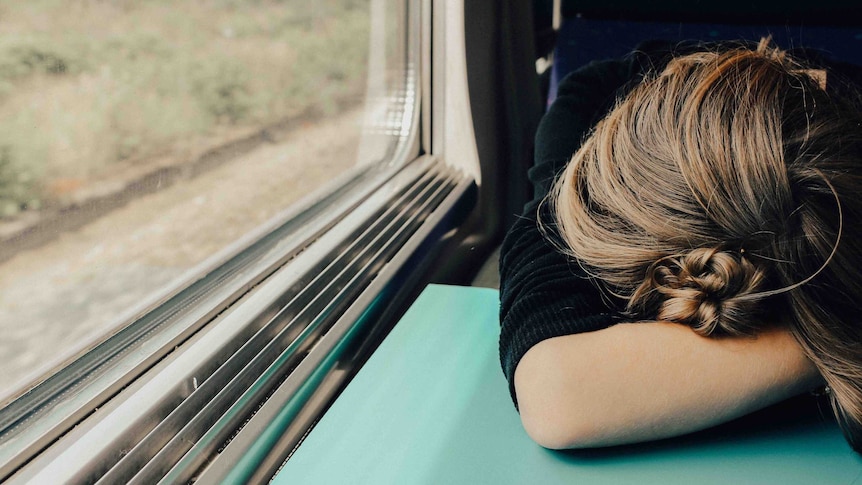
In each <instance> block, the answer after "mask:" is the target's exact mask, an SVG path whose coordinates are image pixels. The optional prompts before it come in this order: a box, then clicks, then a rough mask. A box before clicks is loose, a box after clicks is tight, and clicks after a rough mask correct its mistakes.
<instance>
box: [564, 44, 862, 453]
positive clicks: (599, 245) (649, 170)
mask: <svg viewBox="0 0 862 485" xmlns="http://www.w3.org/2000/svg"><path fill="white" fill-rule="evenodd" d="M824 79H825V78H824V77H823V72H822V71H819V72H816V74H812V71H810V70H808V69H807V68H806V67H805V66H803V65H802V64H801V63H800V62H798V61H796V60H793V59H792V58H791V57H790V56H789V55H787V54H786V53H785V52H783V51H781V50H778V49H776V48H773V47H770V46H769V41H768V40H764V41H761V43H760V45H759V46H758V47H757V48H756V49H751V48H746V47H742V46H739V47H734V48H730V49H726V50H722V51H703V52H697V53H694V54H690V55H686V56H682V57H677V58H675V59H672V60H671V61H670V62H669V63H668V64H667V67H666V68H665V69H664V70H663V71H662V72H660V73H652V74H648V75H647V76H646V78H645V80H644V81H643V82H642V83H641V84H639V85H638V86H637V87H635V88H634V89H633V90H632V91H631V92H630V93H629V94H628V95H626V96H625V97H623V98H622V99H620V100H618V101H617V104H616V106H615V107H614V108H613V109H612V110H611V112H610V113H609V114H608V115H607V116H606V117H605V118H604V119H603V120H601V121H600V122H599V123H598V124H597V125H596V127H595V128H594V129H593V131H592V132H591V133H590V134H589V136H588V137H587V138H586V139H585V140H584V142H583V145H582V146H581V148H580V149H579V150H578V151H577V153H576V154H575V155H574V156H573V158H572V160H571V162H570V163H569V165H568V166H567V168H566V169H565V171H564V172H563V174H562V176H561V177H560V178H559V179H558V180H557V182H556V183H555V185H554V187H553V188H552V191H551V193H550V194H549V197H548V199H547V202H548V203H550V204H551V209H552V210H553V213H554V214H555V218H556V221H555V222H556V225H557V227H558V231H559V234H560V237H561V238H562V243H563V244H562V248H563V250H564V251H565V252H567V253H568V254H570V255H571V256H573V257H574V258H576V259H577V260H578V261H579V262H580V263H581V264H582V265H583V266H584V267H585V269H586V270H587V271H588V272H589V273H590V274H592V275H594V276H595V277H597V278H598V279H599V280H600V281H601V282H603V283H604V285H605V287H606V288H607V289H609V290H610V291H611V292H613V293H615V294H617V295H618V296H620V297H622V298H624V299H625V300H627V309H628V311H629V312H630V313H631V316H632V317H633V318H637V319H657V320H665V321H672V322H678V323H683V324H686V325H689V326H691V327H692V328H693V329H694V330H695V331H696V332H698V333H699V334H701V335H704V336H722V335H731V336H745V335H754V334H756V333H757V332H758V331H759V330H760V329H762V328H764V327H765V326H767V325H784V326H787V327H788V328H789V329H790V331H791V332H792V333H793V334H794V336H795V337H796V339H797V340H798V341H799V343H800V344H801V345H802V347H803V349H804V351H805V352H806V354H807V355H808V357H809V358H810V359H811V360H812V361H813V362H814V363H815V365H817V367H818V368H819V370H820V372H821V374H822V375H823V377H824V379H825V380H826V382H827V383H828V385H829V387H830V388H831V399H832V401H833V407H834V409H835V411H836V414H837V416H838V418H839V421H840V423H841V425H842V428H843V429H844V431H845V436H847V439H848V441H850V443H851V445H852V446H853V447H854V449H856V450H857V451H859V449H860V444H862V426H860V423H862V325H860V322H859V320H858V319H859V318H860V316H862V278H860V277H859V274H858V268H862V140H860V135H862V118H860V114H859V111H858V109H857V108H856V107H855V105H854V104H853V102H851V100H849V99H848V98H847V97H846V96H833V95H831V94H830V93H827V91H826V90H825V89H824V85H823V81H824ZM831 82H832V80H830V83H831Z"/></svg>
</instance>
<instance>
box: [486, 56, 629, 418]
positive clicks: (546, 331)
mask: <svg viewBox="0 0 862 485" xmlns="http://www.w3.org/2000/svg"><path fill="white" fill-rule="evenodd" d="M640 71H641V69H640V64H639V61H638V60H637V59H635V58H632V57H629V58H625V59H623V60H614V61H600V62H593V63H591V64H589V65H587V66H586V67H584V68H582V69H580V70H578V71H575V72H574V73H572V74H571V75H569V76H567V77H566V78H565V79H564V80H563V82H562V83H561V85H560V90H559V96H558V98H557V99H556V101H555V102H554V104H553V105H552V106H551V107H550V109H549V110H548V113H547V114H546V115H545V116H544V118H543V119H542V122H541V123H540V125H539V129H538V132H537V136H536V153H535V165H534V166H533V168H531V169H530V172H529V177H530V180H531V181H532V182H533V186H534V191H535V194H534V195H535V198H534V199H533V200H532V201H531V202H530V203H528V204H527V206H526V207H525V209H524V213H523V215H522V217H520V218H519V219H518V221H517V222H516V223H515V224H514V225H513V226H512V228H511V229H510V230H509V232H508V234H507V235H506V238H505V240H504V241H503V245H502V248H501V253H500V323H501V333H500V361H501V364H502V367H503V372H504V374H505V375H506V378H507V379H508V381H509V391H510V393H511V395H512V400H513V401H514V402H515V406H516V407H517V397H516V395H515V387H514V374H515V368H516V367H517V365H518V362H519V361H520V359H521V357H523V355H524V354H525V353H526V352H527V350H529V349H530V348H531V347H532V346H534V345H536V344H537V343H539V342H541V341H542V340H546V339H549V338H553V337H558V336H562V335H570V334H575V333H582V332H588V331H593V330H599V329H602V328H606V327H608V326H610V325H612V324H614V323H615V322H616V321H618V320H619V318H618V316H617V315H618V310H619V309H620V308H617V307H616V306H615V305H614V303H613V302H610V301H608V300H604V299H603V297H602V294H601V292H600V290H599V289H598V288H597V286H596V285H595V283H594V282H593V281H592V280H591V279H590V278H589V277H588V276H587V274H586V273H585V272H584V270H583V269H581V267H580V265H579V264H578V262H577V261H574V260H570V259H569V258H567V257H566V256H564V255H563V254H562V253H560V252H558V251H557V250H556V249H555V248H554V246H553V245H552V244H551V243H550V242H549V241H548V238H546V237H545V235H544V234H542V232H541V231H540V230H539V227H538V225H537V212H538V211H539V210H541V211H542V214H541V215H540V217H541V220H542V221H544V222H545V223H546V224H545V225H546V226H548V224H547V222H548V221H551V220H552V217H551V214H550V213H549V211H548V210H547V209H546V206H547V204H541V201H542V200H543V198H544V197H545V196H546V194H547V193H548V190H549V188H550V186H551V184H552V183H553V180H554V177H555V176H556V175H557V174H558V172H559V171H561V170H562V169H563V168H565V166H566V164H567V163H568V161H569V159H570V158H571V156H572V155H573V154H574V152H575V151H576V150H577V148H578V147H579V146H580V144H581V141H582V139H583V138H584V136H585V135H586V134H587V132H588V131H589V129H590V128H591V127H592V126H593V125H594V124H595V122H596V121H598V119H600V118H601V117H602V116H603V115H604V113H605V112H606V111H607V110H608V109H609V108H610V107H611V106H612V105H613V103H614V100H615V99H616V96H617V94H618V91H619V90H620V89H624V88H625V86H627V85H630V84H631V82H630V80H637V79H638V76H637V75H636V73H638V72H640ZM546 230H547V232H548V234H547V236H549V237H555V236H556V234H554V228H553V227H547V229H546Z"/></svg>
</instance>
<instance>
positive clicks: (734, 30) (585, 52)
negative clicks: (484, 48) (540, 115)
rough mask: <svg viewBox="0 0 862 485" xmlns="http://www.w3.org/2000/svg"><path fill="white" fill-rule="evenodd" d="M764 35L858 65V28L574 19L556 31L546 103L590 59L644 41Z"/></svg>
mask: <svg viewBox="0 0 862 485" xmlns="http://www.w3.org/2000/svg"><path fill="white" fill-rule="evenodd" d="M768 35H771V36H772V40H773V42H774V43H775V44H776V45H778V46H779V47H782V48H784V49H791V48H795V47H805V48H811V49H816V50H818V51H820V52H821V53H822V54H823V57H824V58H825V59H827V60H833V61H842V62H848V63H852V64H856V65H859V66H862V27H827V26H806V27H799V26H796V27H790V26H788V25H747V24H745V25H741V24H707V23H661V22H633V21H619V20H599V19H585V18H577V17H575V18H567V19H565V21H564V22H563V24H562V26H561V28H560V31H559V36H558V38H557V46H556V48H555V50H554V67H553V71H552V73H551V81H550V87H549V90H548V104H550V103H551V102H552V101H553V100H554V98H556V95H557V86H558V85H559V82H560V80H561V79H562V78H563V77H565V76H566V74H568V73H570V72H572V71H574V70H575V69H577V68H579V67H581V66H583V65H585V64H587V63H588V62H590V61H592V60H598V59H610V58H615V57H620V56H623V55H625V54H626V53H628V52H630V51H631V50H632V49H634V47H635V46H637V45H638V44H640V43H641V42H643V41H645V40H649V39H663V40H669V41H672V42H673V41H682V40H701V41H704V42H713V41H722V40H748V41H754V42H756V41H758V40H759V39H760V38H762V37H766V36H768Z"/></svg>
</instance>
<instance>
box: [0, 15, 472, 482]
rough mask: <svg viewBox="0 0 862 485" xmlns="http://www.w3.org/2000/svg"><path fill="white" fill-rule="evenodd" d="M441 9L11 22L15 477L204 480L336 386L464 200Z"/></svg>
mask: <svg viewBox="0 0 862 485" xmlns="http://www.w3.org/2000/svg"><path fill="white" fill-rule="evenodd" d="M430 5H431V2H430V1H424V0H325V1H320V2H300V1H293V0H257V1H250V2H245V1H233V0H204V1H189V2H182V3H178V2H167V1H156V2H143V3H142V2H133V1H125V0H123V1H112V2H92V1H74V2H60V1H54V0H39V1H35V2H33V1H13V2H5V3H4V4H3V5H2V7H0V16H2V21H0V33H2V35H0V124H1V125H0V126H2V127H3V129H2V130H0V329H2V332H3V335H4V339H3V340H2V342H0V356H2V359H0V480H4V479H7V478H10V477H11V478H13V479H20V480H35V481H36V482H39V481H41V480H43V479H44V480H48V481H53V480H55V479H56V477H58V476H63V477H70V478H73V479H76V480H81V481H86V482H94V481H96V480H102V482H104V483H116V482H125V481H128V480H132V479H134V480H137V481H139V482H142V483H149V482H153V481H156V480H157V479H166V480H168V481H188V480H191V479H192V478H193V477H196V476H198V474H199V473H200V470H202V467H208V468H207V469H208V470H219V469H221V470H225V469H229V468H231V467H232V466H233V464H234V463H236V462H237V461H239V460H240V458H237V457H236V456H234V457H233V458H230V459H222V460H218V459H215V457H216V456H228V457H230V456H231V454H232V453H233V454H236V453H237V452H235V451H233V450H240V452H239V453H242V451H243V450H245V451H248V450H250V449H254V447H255V446H257V444H256V442H255V441H254V440H255V439H257V437H259V436H267V435H266V433H259V431H261V429H263V428H266V427H267V426H270V425H272V423H276V424H278V423H281V425H283V426H289V425H290V423H291V422H293V421H287V423H288V424H284V423H285V422H284V421H279V420H278V419H276V418H277V417H278V416H282V414H284V412H286V411H284V410H285V409H287V410H293V411H291V412H293V413H294V414H292V415H291V416H293V417H296V413H300V411H299V410H300V409H301V406H303V405H304V402H305V401H306V400H308V399H309V396H310V395H311V394H312V393H311V392H310V391H309V390H308V386H310V385H311V383H314V385H315V386H317V385H320V386H321V387H326V385H330V386H331V382H330V381H327V380H326V379H328V378H329V376H330V375H331V374H333V375H334V374H339V372H335V371H332V369H335V367H336V364H338V363H339V362H341V361H342V360H343V356H341V354H340V353H341V352H343V351H344V349H345V348H347V347H346V345H347V344H346V342H348V341H349V340H350V339H352V338H353V336H354V335H355V334H356V333H357V331H356V328H357V327H358V325H359V324H358V323H357V322H360V323H362V322H366V321H369V318H370V317H372V316H374V315H378V314H379V313H380V312H381V311H382V310H379V308H383V306H382V303H383V302H386V301H388V300H387V299H394V298H395V296H394V295H401V296H399V298H405V299H406V298H407V296H406V292H407V290H406V288H409V286H408V285H406V284H405V283H404V278H405V271H406V270H405V269H404V268H408V269H410V270H411V271H413V270H415V269H416V268H418V267H428V266H429V263H428V260H429V258H427V257H426V258H425V259H422V260H420V259H417V258H416V256H415V255H416V254H417V251H419V250H420V249H421V250H422V251H429V246H428V245H427V244H425V243H424V241H427V240H428V239H429V238H430V239H434V240H443V235H445V234H449V233H450V231H451V229H452V228H453V226H454V225H455V224H456V222H457V221H456V220H455V219H457V217H456V216H454V215H453V213H456V212H457V213H459V214H463V213H466V211H468V210H469V207H470V204H471V201H470V197H469V195H470V193H471V191H472V190H473V189H474V185H473V182H472V179H471V178H470V177H469V176H466V175H465V174H464V173H463V171H462V170H458V169H454V168H452V167H450V166H448V165H446V164H443V163H442V162H441V160H440V157H435V156H433V154H431V153H430V141H429V140H430V132H431V129H432V126H431V116H430V110H431V101H430V94H429V92H428V88H429V87H430V86H431V85H432V83H431V80H430V78H429V77H428V76H429V75H430V69H428V63H429V62H430V57H431V47H430V35H429V34H428V29H429V28H430V25H431V19H430ZM441 45H442V43H441ZM461 50H462V51H463V48H462V49H461ZM423 66H425V67H424V68H423ZM442 72H443V71H442V70H441V73H442ZM452 72H454V73H456V74H459V71H458V70H457V69H453V70H452ZM460 74H461V75H463V72H460ZM423 76H424V77H423ZM423 86H424V87H425V89H426V92H424V93H423V92H422V89H423ZM447 89H448V88H447ZM463 89H464V88H462V91H463ZM452 99H453V100H454V99H455V98H452ZM420 119H422V120H423V122H422V123H420ZM438 122H439V121H438ZM451 126H452V127H454V126H457V125H455V124H452V125H451ZM448 129H450V130H451V127H449V128H448ZM422 265H424V266H422ZM402 293H404V295H402ZM340 359H341V360H340ZM338 365H340V364H338ZM321 369H324V370H325V372H324V371H322V370H321ZM330 371H332V372H330ZM327 372H328V373H327ZM341 373H342V374H343V372H341ZM339 375H340V374H339ZM336 377H337V376H336ZM327 382H330V384H327ZM321 403H323V401H321ZM320 405H325V403H323V404H320ZM297 406H299V407H297ZM280 413H281V414H280ZM300 414H301V413H300ZM248 428H254V429H255V432H254V433H243V432H241V431H240V430H241V429H248ZM266 429H268V428H266ZM248 436H252V438H248ZM286 436H290V437H291V438H290V439H291V440H294V441H292V442H293V443H295V442H296V440H298V439H300V438H301V432H298V434H297V432H296V431H294V432H292V434H291V433H287V434H286ZM228 444H229V446H228ZM283 446H289V443H288V444H285V445H283ZM276 465H277V463H276ZM220 467H221V468H220ZM213 473H217V471H216V472H213ZM100 483H101V482H100Z"/></svg>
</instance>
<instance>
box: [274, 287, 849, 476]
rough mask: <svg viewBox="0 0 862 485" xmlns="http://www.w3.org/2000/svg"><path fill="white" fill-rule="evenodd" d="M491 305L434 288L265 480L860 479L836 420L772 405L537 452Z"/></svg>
mask: <svg viewBox="0 0 862 485" xmlns="http://www.w3.org/2000/svg"><path fill="white" fill-rule="evenodd" d="M497 299H498V296H497V291H496V290H489V289H484V288H464V287H451V286H440V285H431V286H429V287H428V288H427V289H426V290H425V291H424V292H423V293H422V295H421V296H420V297H419V299H417V300H416V302H415V303H414V304H413V306H412V307H411V308H410V310H409V311H408V312H407V313H406V314H405V315H404V317H403V318H402V319H401V321H400V322H399V323H398V325H396V327H395V328H394V329H393V330H392V332H391V333H390V334H389V336H388V337H387V338H386V340H385V341H384V342H383V343H382V345H381V346H380V348H379V349H378V350H377V351H376V352H375V353H374V355H373V356H372V357H371V359H369V361H368V362H367V364H366V365H365V366H364V367H363V368H362V369H361V370H360V372H359V373H358V374H357V376H356V378H355V379H354V380H353V381H352V382H351V383H350V384H349V385H348V387H347V388H346V389H345V391H344V392H343V393H342V395H341V396H340V397H339V398H338V399H337V400H336V402H335V403H334V404H333V406H332V407H331V408H330V409H329V411H328V412H327V413H326V414H325V415H324V416H323V418H322V419H321V421H320V422H319V423H318V425H317V426H316V427H315V428H314V430H313V431H312V432H311V433H310V434H309V436H308V437H307V439H306V440H305V442H304V443H302V445H301V446H300V447H299V448H298V449H297V451H296V453H295V454H294V455H293V456H292V457H291V458H290V460H288V461H287V463H286V464H285V466H284V467H283V468H282V470H281V471H280V472H279V473H278V475H276V477H275V479H274V481H273V483H275V484H278V485H287V484H315V485H316V484H321V485H324V484H471V485H473V484H495V485H497V484H501V485H505V484H677V483H678V484H697V485H706V484H719V483H720V484H726V483H730V484H782V485H785V484H832V483H836V484H862V459H860V458H859V457H858V456H857V455H856V454H854V453H853V452H852V450H851V449H850V448H849V446H848V445H847V444H846V443H845V441H844V439H843V438H842V436H841V432H840V431H839V430H838V428H837V426H836V425H835V423H834V422H833V421H832V420H831V419H821V418H819V417H818V416H816V415H815V416H804V415H803V416H797V417H794V416H793V415H792V412H791V413H790V415H791V417H790V418H787V417H785V418H783V419H771V420H770V419H768V416H770V414H769V413H770V412H771V413H772V414H773V415H774V414H776V413H779V411H777V410H773V411H767V412H766V413H763V412H761V414H760V415H758V416H757V417H756V418H757V419H751V418H749V419H748V420H747V421H745V420H744V421H742V422H739V423H736V424H735V425H733V424H731V425H726V426H723V427H719V428H715V429H713V430H707V431H704V432H701V433H696V434H694V435H689V436H685V437H681V438H675V439H671V440H665V441H662V442H658V443H648V444H643V445H637V446H626V447H618V448H609V449H604V450H591V451H581V452H555V451H549V450H545V449H543V448H541V447H539V446H538V445H536V444H535V443H533V442H532V441H531V440H530V439H529V438H528V437H527V435H526V434H525V433H524V430H523V428H521V424H520V421H519V419H518V414H517V412H516V411H515V409H514V407H513V406H512V402H511V399H510V398H509V394H508V388H507V385H506V381H505V379H504V378H503V375H502V372H501V370H500V364H499V360H498V354H497V338H498V336H499V323H498V320H497V311H498V302H497ZM776 409H778V408H776ZM809 414H810V413H809ZM815 414H816V413H815ZM761 418H763V419H761ZM764 421H766V424H763V422H764Z"/></svg>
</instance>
